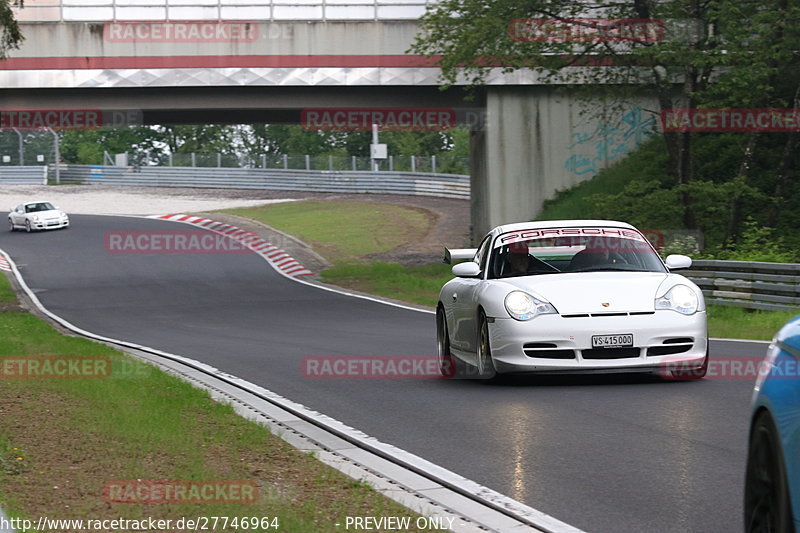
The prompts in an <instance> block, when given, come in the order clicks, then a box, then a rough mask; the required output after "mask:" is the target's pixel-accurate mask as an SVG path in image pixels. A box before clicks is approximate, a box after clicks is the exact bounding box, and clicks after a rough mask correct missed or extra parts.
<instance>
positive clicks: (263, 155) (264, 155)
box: [261, 154, 267, 168]
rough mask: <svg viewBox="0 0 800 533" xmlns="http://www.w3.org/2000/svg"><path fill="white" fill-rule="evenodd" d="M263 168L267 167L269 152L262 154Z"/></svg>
mask: <svg viewBox="0 0 800 533" xmlns="http://www.w3.org/2000/svg"><path fill="white" fill-rule="evenodd" d="M261 168H267V154H261Z"/></svg>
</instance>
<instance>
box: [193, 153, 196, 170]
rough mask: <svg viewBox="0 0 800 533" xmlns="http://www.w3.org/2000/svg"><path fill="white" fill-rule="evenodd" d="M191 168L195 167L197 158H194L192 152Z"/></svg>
mask: <svg viewBox="0 0 800 533" xmlns="http://www.w3.org/2000/svg"><path fill="white" fill-rule="evenodd" d="M192 166H193V167H196V166H197V158H195V155H194V152H192Z"/></svg>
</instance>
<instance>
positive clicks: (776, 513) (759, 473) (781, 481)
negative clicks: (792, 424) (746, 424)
mask: <svg viewBox="0 0 800 533" xmlns="http://www.w3.org/2000/svg"><path fill="white" fill-rule="evenodd" d="M744 530H745V532H746V533H767V532H776V533H794V524H793V520H792V510H791V504H790V502H789V488H788V484H787V481H786V469H785V467H784V463H783V453H782V451H781V447H780V437H779V435H778V430H777V428H776V427H775V423H774V422H773V421H772V418H771V417H770V416H769V414H767V413H766V412H763V413H761V414H760V415H758V417H757V418H756V420H755V422H754V423H753V429H752V430H751V432H750V445H749V447H748V452H747V470H746V475H745V486H744Z"/></svg>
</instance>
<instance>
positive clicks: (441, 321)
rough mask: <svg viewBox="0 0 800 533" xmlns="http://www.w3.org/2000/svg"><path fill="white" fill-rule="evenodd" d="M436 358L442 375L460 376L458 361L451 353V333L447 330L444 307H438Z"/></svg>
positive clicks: (449, 376)
mask: <svg viewBox="0 0 800 533" xmlns="http://www.w3.org/2000/svg"><path fill="white" fill-rule="evenodd" d="M436 359H437V362H438V365H439V373H440V374H441V375H442V377H445V378H454V377H457V376H458V374H459V372H458V362H457V360H456V358H455V357H454V356H453V354H452V353H450V334H449V333H448V332H447V318H446V317H445V313H444V309H443V308H442V307H439V308H438V309H436Z"/></svg>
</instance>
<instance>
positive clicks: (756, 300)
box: [678, 260, 800, 313]
mask: <svg viewBox="0 0 800 533" xmlns="http://www.w3.org/2000/svg"><path fill="white" fill-rule="evenodd" d="M678 273H680V274H682V275H684V276H686V277H688V278H689V279H691V280H692V281H694V282H695V283H696V284H697V285H698V286H699V287H700V288H701V289H702V290H703V294H704V295H705V297H706V302H707V303H712V304H717V305H732V306H736V307H746V308H748V309H767V310H786V311H797V312H798V313H800V264H798V263H756V262H750V261H715V260H696V261H693V262H692V267H691V269H689V270H679V271H678Z"/></svg>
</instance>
